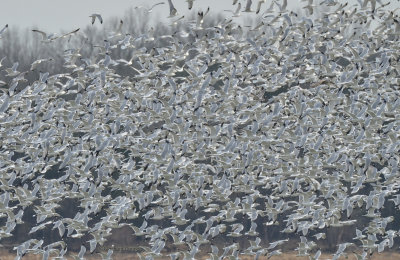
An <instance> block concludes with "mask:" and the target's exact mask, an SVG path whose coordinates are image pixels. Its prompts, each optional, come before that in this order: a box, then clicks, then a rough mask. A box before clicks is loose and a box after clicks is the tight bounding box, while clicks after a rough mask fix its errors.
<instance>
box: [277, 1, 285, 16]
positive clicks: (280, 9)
mask: <svg viewBox="0 0 400 260" xmlns="http://www.w3.org/2000/svg"><path fill="white" fill-rule="evenodd" d="M275 4H277V5H278V7H279V12H281V13H284V12H286V7H287V0H283V2H282V5H281V4H278V3H277V2H275Z"/></svg>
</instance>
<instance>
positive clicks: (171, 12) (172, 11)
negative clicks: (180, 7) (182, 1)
mask: <svg viewBox="0 0 400 260" xmlns="http://www.w3.org/2000/svg"><path fill="white" fill-rule="evenodd" d="M168 4H169V16H168V17H174V16H175V15H176V14H177V13H178V11H177V10H176V8H175V7H174V4H173V3H172V0H168Z"/></svg>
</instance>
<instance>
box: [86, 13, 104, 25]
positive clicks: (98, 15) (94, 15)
mask: <svg viewBox="0 0 400 260" xmlns="http://www.w3.org/2000/svg"><path fill="white" fill-rule="evenodd" d="M89 17H91V18H92V24H94V22H95V21H96V18H97V19H98V20H99V22H100V23H101V24H102V23H103V18H102V17H101V15H100V14H92V15H89Z"/></svg>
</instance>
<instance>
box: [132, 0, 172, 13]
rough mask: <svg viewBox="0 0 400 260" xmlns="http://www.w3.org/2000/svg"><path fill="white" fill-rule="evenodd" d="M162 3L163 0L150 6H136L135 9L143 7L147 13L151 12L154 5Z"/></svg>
mask: <svg viewBox="0 0 400 260" xmlns="http://www.w3.org/2000/svg"><path fill="white" fill-rule="evenodd" d="M163 4H165V2H159V3H157V4H154V5H152V6H151V7H150V8H146V7H144V6H136V7H135V9H139V8H144V9H146V11H147V12H148V13H151V12H153V8H154V7H156V6H158V5H163Z"/></svg>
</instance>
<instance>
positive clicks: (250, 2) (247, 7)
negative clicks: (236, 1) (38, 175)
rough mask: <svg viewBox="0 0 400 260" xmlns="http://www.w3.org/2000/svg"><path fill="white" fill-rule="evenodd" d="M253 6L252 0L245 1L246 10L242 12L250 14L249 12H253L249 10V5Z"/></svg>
mask: <svg viewBox="0 0 400 260" xmlns="http://www.w3.org/2000/svg"><path fill="white" fill-rule="evenodd" d="M252 4H253V1H252V0H247V2H246V8H245V9H244V12H247V13H251V12H253V11H252V10H251V5H252Z"/></svg>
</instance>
